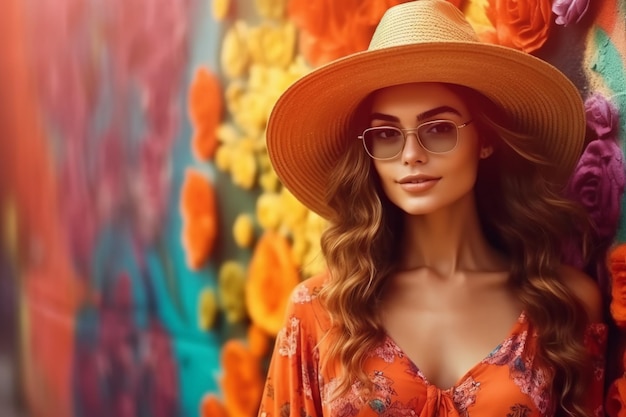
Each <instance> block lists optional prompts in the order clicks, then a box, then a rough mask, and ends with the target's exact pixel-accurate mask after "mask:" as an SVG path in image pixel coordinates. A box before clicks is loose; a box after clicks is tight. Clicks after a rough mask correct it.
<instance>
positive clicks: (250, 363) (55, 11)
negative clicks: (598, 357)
mask: <svg viewBox="0 0 626 417" xmlns="http://www.w3.org/2000/svg"><path fill="white" fill-rule="evenodd" d="M402 2H403V1H400V0H341V1H337V0H230V1H229V0H4V1H3V8H2V9H3V11H2V13H0V232H1V233H0V415H2V416H3V417H14V416H15V417H17V416H21V417H44V416H45V417H47V416H50V417H87V416H88V417H98V416H103V417H104V416H107V417H108V416H115V417H140V416H141V417H153V416H154V417H169V416H185V417H187V416H189V417H191V416H194V417H195V416H202V417H252V416H255V415H256V410H257V406H258V402H259V398H260V395H261V391H262V389H263V379H264V376H265V372H266V369H267V366H268V360H269V356H270V354H271V350H272V346H273V343H274V337H275V335H276V333H277V332H278V331H279V329H280V327H281V326H282V319H283V313H284V307H285V302H286V299H287V297H288V295H289V293H290V291H291V289H292V288H293V287H294V286H295V285H296V284H297V283H298V282H299V281H300V280H302V279H305V278H306V277H308V276H310V275H312V274H315V273H317V272H319V271H321V270H322V268H323V261H322V259H321V257H320V255H319V243H318V241H319V237H320V234H321V232H322V230H323V228H324V226H325V223H324V220H323V219H321V218H319V217H318V216H316V215H315V214H313V213H311V212H309V211H308V210H307V209H306V208H305V207H303V206H302V205H301V204H300V203H299V202H298V201H296V200H295V199H294V198H293V196H291V194H290V193H289V192H288V191H287V190H286V189H284V188H283V187H282V186H281V184H280V183H279V181H278V179H277V178H276V175H275V174H274V172H273V171H272V169H271V166H270V163H269V160H268V158H267V154H266V151H265V138H264V129H265V123H266V120H267V117H268V115H269V112H270V111H271V108H272V105H273V103H274V102H275V101H276V99H277V97H278V96H279V95H280V93H281V92H282V91H284V90H285V89H286V88H287V87H288V86H289V85H290V84H291V83H292V82H293V81H295V80H296V79H298V78H299V77H301V76H302V75H304V74H306V73H307V72H308V71H310V70H311V69H312V68H315V67H316V66H319V65H323V64H324V63H325V62H328V61H329V60H331V59H334V58H338V57H341V56H343V55H346V54H348V53H352V52H356V51H359V50H363V49H366V48H367V43H368V39H369V37H370V36H371V34H372V31H373V28H374V27H375V25H376V23H377V22H378V20H379V19H380V17H381V16H382V14H383V13H384V11H385V10H386V9H387V8H388V7H390V6H392V5H394V4H398V3H402ZM454 3H455V4H457V5H458V6H459V7H461V8H462V9H463V11H464V12H465V13H466V15H467V16H468V18H469V19H470V22H471V23H472V25H474V26H475V28H476V29H477V31H478V32H479V34H480V36H481V37H483V38H484V39H486V40H488V41H491V42H494V43H500V44H504V45H507V46H511V47H515V48H518V49H520V50H524V51H526V52H529V53H532V54H535V55H536V56H539V57H541V58H543V59H546V60H548V61H549V62H552V63H553V64H554V65H556V66H557V67H559V68H561V69H562V70H563V71H564V72H565V73H566V74H567V75H568V76H569V77H570V78H571V79H572V81H573V82H574V83H575V84H576V85H577V86H578V88H579V89H580V91H581V94H582V95H583V97H584V98H589V97H592V96H593V97H596V98H598V97H599V98H600V99H601V100H604V101H606V102H608V103H610V104H611V106H613V108H614V109H617V113H615V114H616V118H615V119H614V120H613V119H611V120H609V121H608V122H606V124H608V125H609V127H610V131H611V132H612V136H611V137H610V138H609V140H611V141H613V142H612V143H613V145H614V147H615V148H616V154H615V158H616V159H619V158H622V159H619V161H620V162H622V161H623V157H622V144H623V139H624V131H625V128H624V127H625V124H624V120H626V117H624V113H625V112H626V76H625V74H626V71H625V69H624V68H625V66H626V23H625V21H626V20H625V16H626V4H625V2H624V0H607V1H602V2H593V4H591V3H590V2H589V1H560V0H558V1H554V2H553V1H549V0H528V1H527V2H525V5H524V6H523V7H521V6H520V7H518V6H517V2H513V1H507V0H465V1H454ZM617 116H621V118H619V119H618V118H617ZM609 119H610V118H609ZM600 136H601V135H600V134H599V133H596V132H594V130H593V129H590V137H589V142H590V143H591V142H592V141H594V140H600V139H602V140H605V139H607V138H606V137H600ZM596 162H597V164H598V165H600V166H601V165H602V162H601V161H596ZM618 169H619V170H621V172H623V168H622V166H621V165H620V166H619V168H618ZM600 172H601V173H600V174H598V176H600V177H602V175H603V174H602V172H603V171H600ZM596 180H597V178H590V179H588V182H586V183H584V184H582V185H580V188H575V189H574V193H575V194H576V193H577V194H576V195H577V196H578V197H579V198H580V199H582V200H584V201H583V202H584V203H585V204H586V207H587V208H588V209H589V210H590V211H592V212H593V213H595V214H598V213H599V215H600V217H601V218H603V219H606V218H607V217H606V215H605V214H606V213H603V212H602V210H603V209H604V208H605V204H604V202H605V201H608V200H610V201H613V202H617V203H615V204H617V206H615V204H614V205H613V206H612V208H613V209H614V211H613V215H612V217H610V219H609V220H607V221H609V224H607V225H605V226H606V230H608V232H606V233H604V234H603V235H602V236H597V237H596V245H595V247H596V248H597V249H596V253H594V256H595V257H594V258H593V259H592V260H591V261H589V262H588V263H585V264H580V265H578V266H580V267H582V268H584V269H586V270H587V271H588V272H590V273H591V274H592V275H593V276H594V277H595V278H596V279H598V281H599V282H600V284H601V285H602V286H603V288H604V289H605V295H606V299H607V305H608V301H609V298H610V289H609V286H608V284H607V280H608V279H609V278H608V276H607V271H606V268H605V267H604V256H605V254H606V251H607V249H608V248H609V247H610V245H611V244H613V243H615V242H622V241H626V239H625V238H624V225H623V219H622V216H621V201H622V199H623V184H621V185H620V184H618V183H615V182H613V183H610V184H609V186H608V191H607V187H602V186H600V185H598V181H596ZM584 193H586V194H584ZM589 193H591V194H589ZM583 194H584V195H583ZM607 194H608V195H607ZM590 195H591V197H590ZM585 198H586V199H585ZM615 210H617V212H615ZM615 213H617V214H615ZM573 263H576V259H573ZM615 371H616V372H619V370H618V369H615Z"/></svg>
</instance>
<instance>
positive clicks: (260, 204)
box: [256, 193, 282, 230]
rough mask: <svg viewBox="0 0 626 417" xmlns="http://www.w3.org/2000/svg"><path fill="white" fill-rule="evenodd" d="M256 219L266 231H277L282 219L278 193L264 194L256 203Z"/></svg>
mask: <svg viewBox="0 0 626 417" xmlns="http://www.w3.org/2000/svg"><path fill="white" fill-rule="evenodd" d="M256 218H257V221H258V222H259V225H260V226H261V227H262V228H263V229H265V230H276V229H277V228H278V226H279V225H280V222H281V219H282V208H281V206H280V196H279V195H278V194H276V193H263V194H261V195H260V196H259V198H258V199H257V201H256Z"/></svg>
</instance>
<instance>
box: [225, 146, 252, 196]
mask: <svg viewBox="0 0 626 417" xmlns="http://www.w3.org/2000/svg"><path fill="white" fill-rule="evenodd" d="M230 172H231V175H232V179H233V183H234V184H235V185H237V186H238V187H241V188H243V189H246V190H250V189H251V188H252V187H253V186H254V184H255V183H256V173H257V166H256V159H255V157H254V153H252V152H250V151H248V150H245V149H242V147H241V146H238V147H237V149H236V150H235V154H234V155H233V158H232V159H231V166H230Z"/></svg>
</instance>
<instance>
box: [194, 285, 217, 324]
mask: <svg viewBox="0 0 626 417" xmlns="http://www.w3.org/2000/svg"><path fill="white" fill-rule="evenodd" d="M216 317H217V300H216V299H215V292H214V291H213V289H205V290H203V291H202V292H201V293H200V296H199V300H198V322H199V325H200V328H201V329H202V330H209V329H211V328H213V326H214V325H215V318H216Z"/></svg>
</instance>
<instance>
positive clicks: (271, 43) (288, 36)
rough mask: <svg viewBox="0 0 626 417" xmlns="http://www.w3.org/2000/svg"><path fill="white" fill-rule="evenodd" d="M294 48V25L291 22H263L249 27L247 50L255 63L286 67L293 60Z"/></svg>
mask: <svg viewBox="0 0 626 417" xmlns="http://www.w3.org/2000/svg"><path fill="white" fill-rule="evenodd" d="M295 48H296V27H295V26H294V25H293V23H291V22H285V23H282V24H281V25H275V24H269V23H264V24H261V25H260V26H257V27H254V28H252V29H250V36H248V50H249V51H250V55H251V56H252V61H253V62H255V63H261V64H264V65H268V66H269V65H276V66H279V67H286V66H287V65H289V64H290V63H291V61H293V57H294V51H295Z"/></svg>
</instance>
